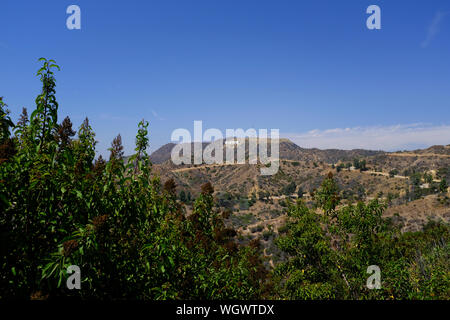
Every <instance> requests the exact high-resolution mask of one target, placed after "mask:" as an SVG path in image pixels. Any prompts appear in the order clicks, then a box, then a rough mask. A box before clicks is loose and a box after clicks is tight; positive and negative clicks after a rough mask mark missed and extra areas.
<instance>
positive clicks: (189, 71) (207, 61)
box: [0, 0, 450, 155]
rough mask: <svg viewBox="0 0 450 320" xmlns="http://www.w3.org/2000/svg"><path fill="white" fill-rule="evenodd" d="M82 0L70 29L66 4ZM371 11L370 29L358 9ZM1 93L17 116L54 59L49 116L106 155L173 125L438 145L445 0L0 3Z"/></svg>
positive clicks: (325, 140) (446, 114)
mask: <svg viewBox="0 0 450 320" xmlns="http://www.w3.org/2000/svg"><path fill="white" fill-rule="evenodd" d="M71 4H76V5H78V6H79V7H80V8H81V30H68V29H67V28H66V19H67V17H68V16H69V15H68V14H66V9H67V7H68V6H69V5H71ZM371 4H376V5H378V6H379V7H380V8H381V30H368V29H367V27H366V19H367V17H368V16H369V15H368V14H367V13H366V8H367V7H368V6H369V5H371ZM0 12H1V14H2V19H0V61H1V69H0V70H2V72H1V74H2V77H0V89H1V91H0V96H4V97H5V101H6V102H7V103H8V105H9V109H10V110H11V111H12V117H13V118H14V120H17V118H18V116H19V114H20V112H21V110H22V107H27V108H28V110H29V111H30V110H32V109H33V108H34V99H35V97H36V95H37V94H38V93H39V90H40V83H39V80H38V78H37V77H36V76H35V73H36V70H37V69H38V68H39V64H38V63H37V59H38V58H39V57H47V58H49V59H54V60H56V62H57V63H58V64H59V65H60V66H61V71H60V72H57V74H56V77H57V99H58V102H59V104H60V109H59V110H60V111H59V114H60V120H62V119H63V118H64V117H65V116H66V115H68V116H70V118H71V120H72V122H73V123H74V128H77V127H78V126H79V125H80V124H81V122H82V120H83V119H84V118H85V117H86V116H87V117H88V118H89V119H90V121H91V124H92V126H93V128H94V131H95V132H96V135H97V136H96V138H97V140H98V141H99V144H98V146H97V150H98V153H99V154H103V155H106V154H107V148H108V147H109V146H110V143H111V141H112V140H113V138H114V137H115V136H116V135H117V134H118V133H120V134H121V136H122V138H123V143H124V146H125V153H126V154H130V153H132V151H133V149H134V137H135V134H136V131H137V124H138V122H139V121H140V120H141V119H142V118H145V119H146V120H148V121H149V122H150V127H149V128H150V143H151V151H153V150H155V149H157V148H158V147H160V146H161V145H163V144H165V143H167V142H170V137H171V133H172V131H173V130H175V129H177V128H186V129H188V130H189V131H191V132H193V122H194V120H202V121H203V127H204V129H207V128H218V129H220V130H222V131H223V132H225V129H226V128H232V129H233V128H243V129H244V130H245V129H248V128H255V129H259V128H265V129H271V128H277V129H280V134H281V136H282V137H286V138H290V139H291V140H293V141H294V142H295V143H297V144H298V145H300V146H302V147H318V148H342V149H352V148H365V149H377V150H378V149H383V150H388V151H392V150H402V149H415V148H420V147H428V146H430V145H433V144H449V143H450V138H449V137H450V121H449V119H450V60H449V59H448V57H449V54H450V41H449V39H450V2H448V1H443V0H441V1H438V0H437V1H375V0H374V1H372V0H371V1H357V0H354V1H345V2H343V1H342V2H338V1H321V0H319V1H312V0H308V1H256V0H252V1H250V0H245V1H237V0H231V1H223V0H220V1H206V0H196V1H189V2H188V1H137V0H129V1H87V0H75V1H70V2H69V1H61V0H58V1H56V0H54V1H50V0H47V1H39V2H38V1H23V0H14V1H12V0H3V1H2V2H1V3H0Z"/></svg>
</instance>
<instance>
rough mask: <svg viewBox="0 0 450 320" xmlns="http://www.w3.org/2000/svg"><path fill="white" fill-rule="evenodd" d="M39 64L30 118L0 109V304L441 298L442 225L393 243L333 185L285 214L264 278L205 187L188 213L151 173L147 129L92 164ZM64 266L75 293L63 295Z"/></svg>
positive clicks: (373, 215)
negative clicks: (76, 285)
mask: <svg viewBox="0 0 450 320" xmlns="http://www.w3.org/2000/svg"><path fill="white" fill-rule="evenodd" d="M40 61H41V62H42V64H43V66H42V68H41V69H39V71H38V76H39V78H40V80H41V82H42V91H41V93H40V94H39V95H38V96H37V98H36V109H35V110H34V111H33V112H32V113H31V116H30V118H28V115H27V111H26V110H25V109H24V111H23V113H22V116H21V118H20V119H19V121H18V122H17V123H15V124H14V123H13V121H12V120H11V119H10V117H9V112H8V110H7V109H6V108H7V106H6V104H5V102H4V101H3V99H0V121H1V122H0V237H1V239H0V246H1V247H0V256H1V260H0V263H1V264H0V298H25V299H28V298H33V299H38V298H58V297H67V296H69V297H79V298H101V299H124V298H125V299H229V298H236V299H258V298H276V299H329V298H339V299H341V298H342V299H371V298H376V299H393V298H395V299H397V298H405V299H416V298H419V299H422V298H443V299H448V298H449V292H448V290H449V288H450V283H449V281H450V280H449V265H448V260H449V259H448V258H449V249H450V248H449V244H448V240H449V239H448V235H449V227H448V225H445V224H440V223H431V222H430V223H429V224H428V225H427V226H426V227H425V229H424V230H423V231H422V232H417V233H404V234H402V233H400V232H399V230H398V228H396V227H394V226H393V224H392V223H391V222H390V221H389V220H386V219H383V218H382V217H381V214H382V212H383V204H382V203H379V202H378V201H377V200H374V201H372V202H370V203H369V204H364V203H358V204H356V205H351V206H347V207H343V208H341V209H339V210H338V209H337V206H338V205H339V201H340V199H339V197H338V188H337V186H336V184H335V181H334V179H333V177H332V176H331V175H330V176H329V177H327V178H326V179H325V180H324V182H323V184H322V186H321V187H320V188H319V189H318V190H316V192H315V194H314V199H315V203H316V206H317V209H318V210H315V209H313V208H308V207H306V206H305V205H304V203H303V202H302V201H298V202H297V203H289V205H288V207H287V210H288V216H289V221H288V223H287V224H286V226H285V227H284V228H283V235H282V236H280V237H279V238H278V240H277V244H278V246H279V248H280V249H281V250H283V251H284V252H285V253H286V254H287V259H286V260H285V261H284V262H283V263H281V264H279V265H278V266H276V268H275V270H273V271H272V270H267V269H266V268H265V267H264V265H263V263H262V262H263V255H262V252H261V250H260V248H259V243H258V241H257V240H256V241H252V242H250V244H249V245H246V246H243V245H238V244H237V242H236V241H235V236H236V232H235V231H234V230H233V229H230V228H227V227H225V223H224V221H225V219H227V218H228V217H229V216H230V212H229V211H225V212H223V213H221V212H219V211H218V210H217V207H215V206H214V201H215V200H214V198H213V192H214V190H213V186H212V185H211V184H210V183H205V184H204V185H203V187H202V192H201V194H200V195H199V196H198V197H197V198H196V199H193V200H192V201H193V202H194V203H193V208H194V209H193V213H192V214H190V215H186V214H185V212H184V210H183V205H182V204H181V203H180V202H179V201H177V199H176V198H177V192H176V185H175V183H174V181H173V180H168V181H166V182H165V183H164V184H162V183H161V181H160V179H159V178H158V177H155V176H154V175H152V166H151V163H150V162H149V160H148V159H149V158H148V155H147V153H146V150H147V148H148V144H149V140H148V123H147V122H146V121H144V120H143V121H141V122H140V123H139V125H138V131H137V136H136V148H135V154H134V155H132V156H131V158H129V159H128V161H126V162H125V161H124V160H123V147H122V143H121V137H120V135H119V136H117V138H115V139H114V141H113V142H112V145H111V148H110V157H109V160H108V161H105V160H103V159H102V157H99V158H98V159H95V145H96V141H95V134H94V132H93V130H92V128H91V126H90V125H89V121H88V119H86V120H85V121H84V122H83V123H82V125H81V126H80V128H79V129H78V133H76V132H75V131H74V130H73V128H72V123H71V121H70V119H69V118H65V119H64V120H63V121H62V122H60V123H58V103H57V100H56V96H55V87H56V80H55V76H54V70H55V69H59V67H58V66H57V65H56V64H55V62H54V61H52V60H49V61H47V60H46V59H40ZM76 134H77V135H76ZM75 135H76V136H75ZM286 189H287V190H285V191H286V193H291V191H292V190H291V189H294V190H295V184H294V185H290V186H287V187H286ZM180 197H181V196H180ZM182 197H183V199H186V200H187V199H188V200H189V201H191V195H190V193H189V194H188V195H186V194H184V193H183V196H182ZM318 211H320V212H323V214H319V213H317V212H318ZM70 265H77V266H79V267H80V269H81V275H82V289H81V290H68V289H67V288H66V285H65V281H66V278H67V274H66V272H67V271H66V270H67V267H68V266H70ZM369 265H378V266H379V267H380V268H381V271H382V288H381V289H379V290H376V289H374V290H369V289H368V288H367V287H366V279H367V277H368V276H369V275H368V274H367V273H366V269H367V267H368V266H369Z"/></svg>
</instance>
